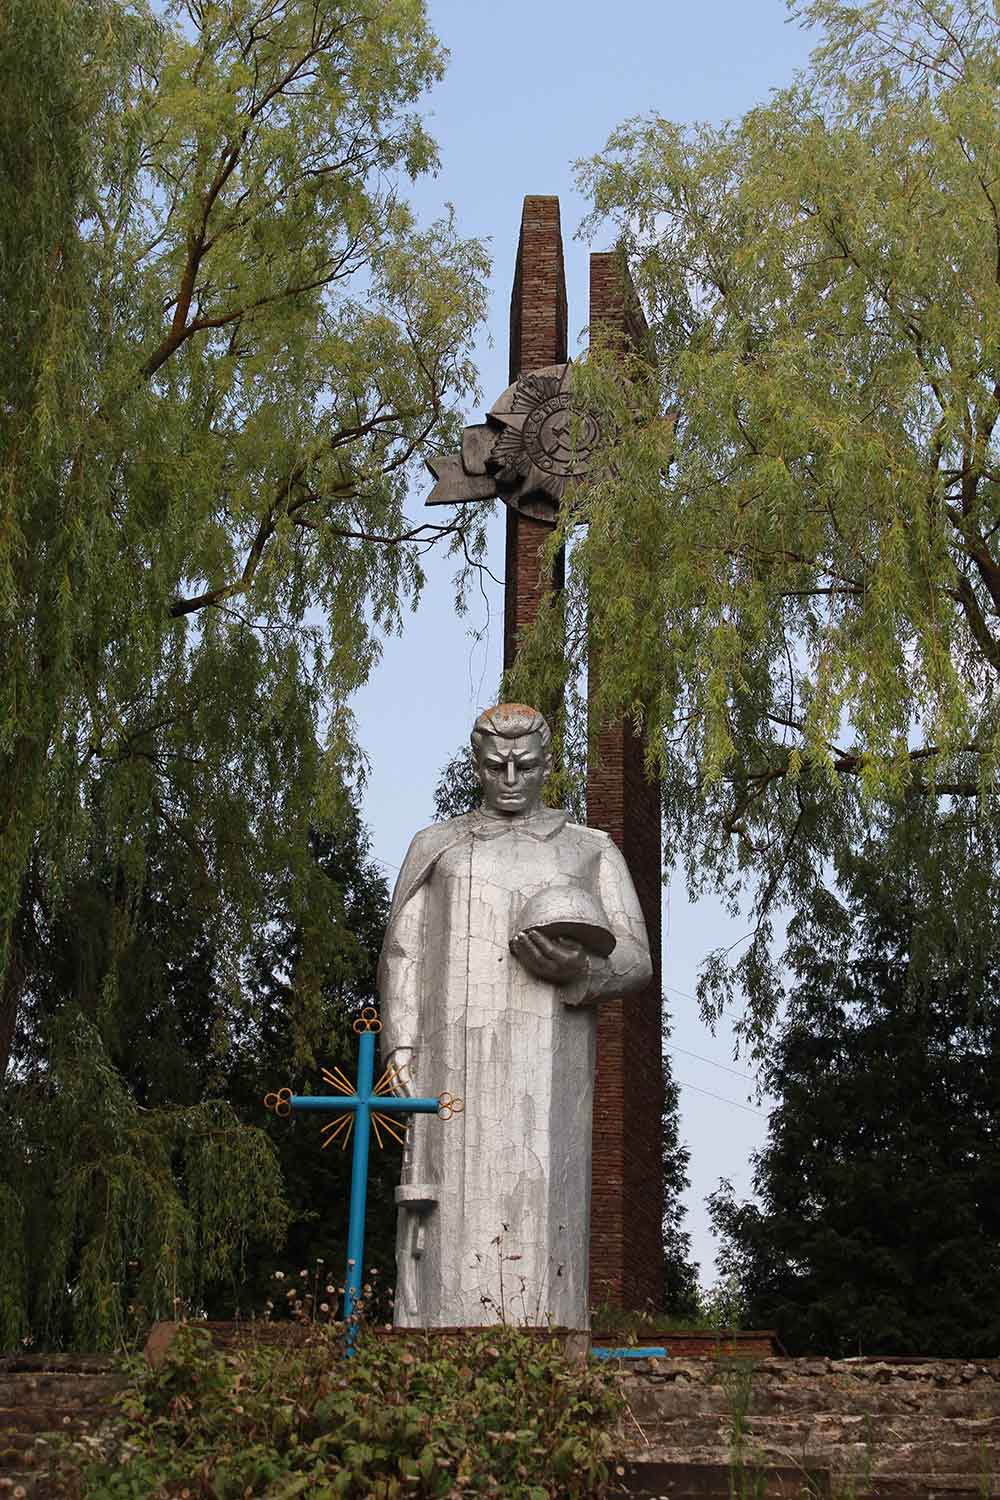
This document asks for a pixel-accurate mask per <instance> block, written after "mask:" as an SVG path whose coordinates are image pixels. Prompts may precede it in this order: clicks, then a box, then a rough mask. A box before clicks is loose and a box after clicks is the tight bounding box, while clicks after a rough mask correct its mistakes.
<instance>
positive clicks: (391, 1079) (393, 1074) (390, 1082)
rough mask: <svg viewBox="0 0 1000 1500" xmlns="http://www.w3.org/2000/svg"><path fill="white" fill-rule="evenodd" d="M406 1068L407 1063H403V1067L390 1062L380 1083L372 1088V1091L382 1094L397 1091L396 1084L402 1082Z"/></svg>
mask: <svg viewBox="0 0 1000 1500" xmlns="http://www.w3.org/2000/svg"><path fill="white" fill-rule="evenodd" d="M406 1068H407V1064H406V1063H403V1065H402V1066H401V1067H397V1066H396V1064H395V1063H389V1064H388V1066H387V1067H386V1069H385V1072H384V1073H383V1074H382V1077H381V1078H380V1079H379V1081H378V1083H377V1084H376V1085H375V1087H374V1089H373V1090H372V1093H373V1094H382V1095H385V1094H391V1093H393V1092H394V1091H395V1087H396V1084H397V1083H402V1081H403V1075H404V1073H405V1072H406Z"/></svg>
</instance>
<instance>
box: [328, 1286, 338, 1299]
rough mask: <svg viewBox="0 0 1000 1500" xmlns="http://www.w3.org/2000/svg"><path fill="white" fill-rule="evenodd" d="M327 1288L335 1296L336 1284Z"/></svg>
mask: <svg viewBox="0 0 1000 1500" xmlns="http://www.w3.org/2000/svg"><path fill="white" fill-rule="evenodd" d="M326 1290H327V1292H328V1294H329V1295H330V1296H331V1297H333V1296H334V1295H335V1294H336V1291H337V1288H336V1287H335V1286H328V1287H327V1289H326Z"/></svg>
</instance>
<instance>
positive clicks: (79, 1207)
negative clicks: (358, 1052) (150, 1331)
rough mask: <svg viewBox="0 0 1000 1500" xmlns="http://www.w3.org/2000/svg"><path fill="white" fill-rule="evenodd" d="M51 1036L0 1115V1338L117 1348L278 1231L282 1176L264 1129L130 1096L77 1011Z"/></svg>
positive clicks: (232, 1273) (236, 1267) (221, 1113)
mask: <svg viewBox="0 0 1000 1500" xmlns="http://www.w3.org/2000/svg"><path fill="white" fill-rule="evenodd" d="M55 1043H56V1051H57V1054H58V1057H59V1068H58V1071H57V1073H56V1074H54V1075H49V1074H46V1073H45V1072H39V1073H37V1074H35V1075H34V1076H30V1077H29V1078H27V1079H25V1080H23V1081H21V1082H19V1083H17V1084H15V1085H13V1086H11V1087H9V1088H8V1090H7V1091H6V1094H5V1098H4V1105H3V1113H2V1116H0V1125H2V1131H3V1147H4V1175H5V1178H6V1181H5V1183H4V1186H3V1197H2V1200H0V1201H2V1202H3V1205H4V1208H5V1212H4V1214H3V1229H2V1231H0V1232H2V1235H3V1240H2V1242H0V1249H2V1252H3V1255H4V1268H5V1269H4V1276H3V1279H2V1290H0V1347H3V1348H7V1349H9V1348H11V1347H14V1346H16V1345H17V1344H18V1343H19V1342H20V1340H21V1339H22V1338H25V1337H29V1336H30V1338H31V1339H32V1340H35V1341H38V1342H40V1343H43V1344H44V1345H46V1346H47V1347H56V1348H59V1347H63V1346H66V1345H70V1346H74V1347H78V1348H85V1349H105V1348H114V1347H120V1346H121V1345H122V1344H123V1342H124V1341H125V1339H126V1338H127V1337H128V1335H129V1334H130V1333H134V1332H135V1331H136V1330H139V1329H142V1328H143V1327H144V1326H145V1325H146V1324H148V1322H149V1321H150V1320H151V1319H155V1318H163V1317H175V1316H177V1315H178V1314H179V1312H180V1311H185V1312H187V1311H192V1310H193V1311H195V1312H197V1311H198V1310H199V1308H200V1306H201V1301H200V1299H201V1298H202V1297H203V1295H204V1292H205V1289H206V1286H208V1285H209V1284H210V1283H214V1282H218V1281H222V1280H225V1279H227V1278H234V1277H236V1276H238V1275H239V1273H240V1270H241V1268H242V1267H241V1258H242V1252H243V1250H244V1248H245V1246H246V1244H247V1242H248V1240H249V1239H250V1238H251V1237H254V1236H258V1237H262V1238H265V1239H268V1240H271V1241H272V1242H280V1240H281V1239H282V1237H283V1235H284V1232H285V1228H286V1225H287V1220H288V1213H287V1209H286V1207H285V1204H284V1201H283V1197H282V1182H281V1174H280V1171H279V1170H278V1166H277V1160H276V1157H275V1154H274V1151H273V1148H272V1147H271V1145H270V1144H269V1142H268V1140H267V1138H266V1136H265V1135H264V1133H263V1132H262V1131H259V1130H253V1129H249V1128H247V1127H246V1126H245V1125H242V1124H241V1123H240V1122H239V1121H238V1120H237V1118H236V1116H235V1114H234V1113H233V1111H232V1110H231V1109H230V1108H229V1106H228V1105H226V1104H224V1103H222V1102H218V1101H213V1102H208V1103H204V1104H196V1105H190V1106H188V1107H186V1108H184V1107H160V1108H155V1109H144V1108H142V1107H140V1106H139V1105H138V1104H137V1103H136V1100H135V1098H134V1096H133V1095H132V1093H131V1092H130V1091H129V1089H128V1088H127V1087H126V1085H125V1084H124V1083H123V1081H122V1078H121V1075H120V1074H119V1072H118V1071H117V1070H116V1069H115V1068H114V1067H112V1066H111V1064H110V1063H109V1062H108V1059H107V1056H106V1054H105V1051H104V1047H103V1045H102V1043H101V1040H100V1037H99V1035H98V1033H97V1031H96V1029H95V1028H94V1027H93V1026H92V1025H91V1024H90V1023H89V1022H88V1021H87V1020H86V1018H85V1017H83V1016H82V1015H80V1013H79V1012H76V1011H74V1012H71V1013H70V1014H69V1015H68V1016H66V1017H65V1018H64V1019H63V1021H62V1022H61V1024H60V1027H59V1028H58V1031H57V1034H56V1035H55ZM29 1261H30V1275H29V1274H28V1264H29Z"/></svg>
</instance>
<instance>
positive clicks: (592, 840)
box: [562, 823, 617, 850]
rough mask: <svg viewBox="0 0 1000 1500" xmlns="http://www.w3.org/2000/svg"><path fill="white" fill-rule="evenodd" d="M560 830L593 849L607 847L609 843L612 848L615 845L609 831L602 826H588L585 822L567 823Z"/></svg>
mask: <svg viewBox="0 0 1000 1500" xmlns="http://www.w3.org/2000/svg"><path fill="white" fill-rule="evenodd" d="M562 831H563V833H564V834H568V835H569V836H570V837H572V838H576V839H578V840H579V842H580V843H582V844H589V845H591V846H592V847H593V848H594V849H598V850H601V849H607V847H608V845H609V844H610V845H611V847H612V848H616V847H617V846H616V844H615V841H614V839H613V838H612V837H611V835H610V833H605V832H604V830H603V828H590V827H588V826H587V824H586V823H567V824H565V826H564V827H563V830H562Z"/></svg>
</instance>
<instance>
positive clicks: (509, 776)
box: [504, 760, 517, 786]
mask: <svg viewBox="0 0 1000 1500" xmlns="http://www.w3.org/2000/svg"><path fill="white" fill-rule="evenodd" d="M504 780H505V782H506V784H507V785H508V786H516V785H517V767H516V766H515V765H514V762H513V761H512V760H508V762H507V765H506V767H505V775H504Z"/></svg>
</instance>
